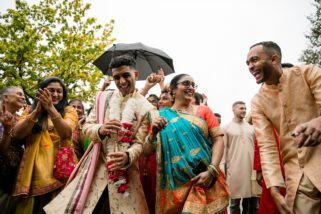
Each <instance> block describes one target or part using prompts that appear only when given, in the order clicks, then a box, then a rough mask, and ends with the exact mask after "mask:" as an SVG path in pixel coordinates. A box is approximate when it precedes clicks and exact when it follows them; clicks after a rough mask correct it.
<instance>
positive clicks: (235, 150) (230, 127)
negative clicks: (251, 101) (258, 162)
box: [223, 101, 258, 214]
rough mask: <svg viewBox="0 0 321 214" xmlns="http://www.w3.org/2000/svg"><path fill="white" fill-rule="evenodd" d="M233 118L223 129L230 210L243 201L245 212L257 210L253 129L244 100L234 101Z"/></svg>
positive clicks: (238, 210)
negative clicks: (254, 186) (246, 116)
mask: <svg viewBox="0 0 321 214" xmlns="http://www.w3.org/2000/svg"><path fill="white" fill-rule="evenodd" d="M232 108H233V113H234V118H233V120H232V121H231V122H230V123H229V124H227V125H226V126H224V127H223V129H224V132H225V134H224V143H225V148H224V160H225V164H226V169H227V172H226V178H227V183H228V186H229V190H230V192H231V195H230V198H231V201H230V212H231V213H232V214H233V213H240V201H241V199H242V207H243V212H244V213H256V212H257V207H258V198H257V197H253V191H252V180H253V179H252V174H254V173H253V157H254V129H253V127H252V126H251V125H250V124H249V123H247V122H246V121H245V120H244V117H245V114H246V107H245V103H244V102H242V101H238V102H235V103H234V104H233V107H232Z"/></svg>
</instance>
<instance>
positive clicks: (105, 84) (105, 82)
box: [100, 77, 111, 91]
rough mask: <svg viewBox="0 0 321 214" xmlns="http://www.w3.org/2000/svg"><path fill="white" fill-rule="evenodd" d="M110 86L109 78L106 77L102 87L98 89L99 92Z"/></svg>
mask: <svg viewBox="0 0 321 214" xmlns="http://www.w3.org/2000/svg"><path fill="white" fill-rule="evenodd" d="M110 84H111V79H110V78H109V77H107V78H106V79H105V80H104V82H103V85H102V86H101V88H100V91H105V90H106V89H107V88H108V87H109V86H110Z"/></svg>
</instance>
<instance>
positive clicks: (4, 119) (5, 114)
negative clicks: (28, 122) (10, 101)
mask: <svg viewBox="0 0 321 214" xmlns="http://www.w3.org/2000/svg"><path fill="white" fill-rule="evenodd" d="M13 119H14V115H12V114H11V113H10V112H9V111H6V109H5V106H4V105H3V106H2V112H1V113H0V122H1V123H2V125H3V127H4V128H5V129H7V130H10V129H11V128H12V126H13V123H14V120H13Z"/></svg>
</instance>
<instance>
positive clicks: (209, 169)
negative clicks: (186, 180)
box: [207, 166, 216, 177]
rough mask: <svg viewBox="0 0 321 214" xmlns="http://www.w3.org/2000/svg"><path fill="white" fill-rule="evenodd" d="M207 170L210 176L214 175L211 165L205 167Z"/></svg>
mask: <svg viewBox="0 0 321 214" xmlns="http://www.w3.org/2000/svg"><path fill="white" fill-rule="evenodd" d="M207 171H208V172H209V173H210V174H211V175H212V177H216V175H215V172H214V170H213V169H212V168H211V167H209V166H208V167H207Z"/></svg>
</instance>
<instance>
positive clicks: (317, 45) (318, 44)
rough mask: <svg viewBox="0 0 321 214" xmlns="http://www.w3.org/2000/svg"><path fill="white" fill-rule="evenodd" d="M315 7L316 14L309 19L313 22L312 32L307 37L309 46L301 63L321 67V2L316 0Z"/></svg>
mask: <svg viewBox="0 0 321 214" xmlns="http://www.w3.org/2000/svg"><path fill="white" fill-rule="evenodd" d="M314 6H315V9H316V12H315V14H314V15H311V16H309V17H308V19H309V21H310V22H311V31H310V32H309V34H308V35H306V38H307V39H308V41H309V44H308V47H307V49H305V50H304V51H303V53H302V56H301V58H300V61H302V62H304V63H306V64H309V63H312V64H316V65H318V66H321V0H315V3H314Z"/></svg>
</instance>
